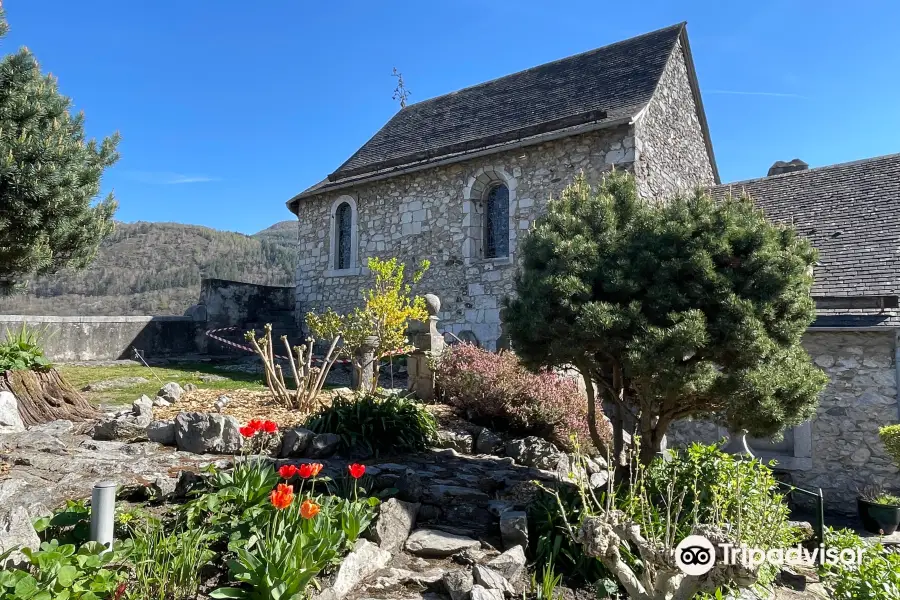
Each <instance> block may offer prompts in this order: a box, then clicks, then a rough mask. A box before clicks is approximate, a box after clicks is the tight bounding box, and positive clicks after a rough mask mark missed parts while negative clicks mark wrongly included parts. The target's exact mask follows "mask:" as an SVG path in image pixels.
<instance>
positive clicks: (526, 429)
mask: <svg viewBox="0 0 900 600" xmlns="http://www.w3.org/2000/svg"><path fill="white" fill-rule="evenodd" d="M436 380H437V384H438V386H439V387H440V389H441V393H442V394H443V399H444V401H445V402H447V403H448V404H450V405H452V406H456V407H458V408H461V409H463V410H465V411H466V412H467V413H468V415H469V417H470V418H471V419H473V420H475V421H480V422H482V423H484V424H486V425H488V426H490V427H492V428H494V429H496V430H498V431H508V432H509V433H513V434H516V435H537V436H540V437H543V438H545V439H547V440H549V441H551V442H553V443H555V444H556V445H557V446H559V447H561V448H565V449H567V450H571V449H572V447H571V445H572V442H571V440H570V436H571V434H573V433H574V434H577V436H578V439H579V441H580V443H581V444H582V445H586V444H588V443H589V440H590V436H589V434H588V424H587V401H586V400H585V398H584V397H583V396H582V395H581V393H580V392H579V390H578V386H577V385H576V383H575V382H574V381H573V380H571V379H568V378H566V377H561V376H559V375H557V374H556V373H553V372H550V371H542V372H540V373H533V372H531V371H529V370H528V369H526V368H525V367H523V366H522V364H521V363H520V362H519V359H518V358H517V357H516V355H515V354H513V353H512V352H503V353H500V354H495V353H493V352H488V351H486V350H482V349H481V348H478V347H476V346H474V345H472V344H459V345H456V346H452V347H451V348H449V349H448V350H447V351H446V352H445V353H444V355H443V356H442V357H441V359H440V361H439V363H438V364H437V365H436ZM601 420H602V419H601ZM598 427H600V428H601V429H602V430H603V431H607V429H608V427H607V425H606V423H605V422H603V423H598Z"/></svg>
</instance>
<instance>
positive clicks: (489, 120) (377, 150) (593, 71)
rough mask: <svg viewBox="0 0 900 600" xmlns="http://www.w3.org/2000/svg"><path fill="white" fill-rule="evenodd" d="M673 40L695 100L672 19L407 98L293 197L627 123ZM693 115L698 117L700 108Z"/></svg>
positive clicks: (649, 91) (680, 28)
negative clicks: (442, 91)
mask: <svg viewBox="0 0 900 600" xmlns="http://www.w3.org/2000/svg"><path fill="white" fill-rule="evenodd" d="M679 38H681V39H683V42H682V45H683V47H684V51H685V57H686V60H687V64H688V72H689V75H690V77H691V79H692V84H693V86H694V88H695V94H696V95H697V97H698V98H697V102H698V104H699V102H700V99H699V90H697V89H696V75H695V73H694V69H693V62H692V59H691V57H690V49H689V46H688V44H687V35H686V25H685V23H679V24H677V25H672V26H670V27H666V28H664V29H660V30H657V31H653V32H650V33H646V34H644V35H640V36H638V37H634V38H631V39H628V40H625V41H621V42H617V43H614V44H610V45H609V46H604V47H602V48H598V49H596V50H591V51H589V52H584V53H582V54H577V55H575V56H570V57H568V58H563V59H561V60H557V61H554V62H551V63H547V64H544V65H540V66H537V67H534V68H531V69H527V70H525V71H520V72H518V73H514V74H512V75H507V76H505V77H501V78H499V79H494V80H492V81H488V82H485V83H481V84H479V85H475V86H472V87H468V88H465V89H462V90H459V91H456V92H453V93H451V94H446V95H443V96H438V97H436V98H431V99H430V100H425V101H423V102H418V103H416V104H411V105H409V106H407V107H406V108H403V109H402V110H400V111H399V112H398V113H397V114H396V115H394V117H393V118H392V119H391V120H390V121H388V122H387V124H385V125H384V127H382V128H381V129H380V130H379V131H378V132H377V133H376V134H375V135H374V136H373V137H372V138H371V139H370V140H369V141H368V142H366V143H365V144H364V145H363V146H362V148H360V149H359V150H357V151H356V153H354V154H353V156H351V157H350V158H349V159H348V160H347V161H346V162H345V163H344V164H343V165H341V166H340V167H339V168H338V169H337V170H336V171H335V172H334V173H332V174H331V175H329V176H328V178H327V179H326V180H324V181H321V182H320V183H318V184H316V185H314V186H312V187H311V188H309V189H307V190H305V191H304V192H302V193H301V194H299V195H298V196H297V197H295V198H294V200H296V199H298V198H303V197H308V196H311V195H314V194H315V193H317V192H320V191H323V190H324V189H326V188H329V187H333V186H337V185H341V184H345V183H347V182H349V181H355V180H358V179H365V178H367V177H370V176H372V175H374V174H379V173H383V172H386V171H387V172H390V171H391V170H396V169H397V168H400V167H406V166H410V165H414V164H421V163H423V162H426V163H431V162H433V161H436V160H443V159H446V158H447V157H454V156H459V155H463V154H467V153H470V152H473V151H478V150H482V149H485V148H494V147H499V148H498V149H502V147H503V145H505V144H509V143H514V142H518V141H520V140H523V139H529V138H531V137H533V136H538V135H540V134H545V133H550V132H558V131H563V130H567V129H569V128H577V126H587V125H589V124H599V125H601V126H602V124H609V125H610V126H611V125H613V124H616V123H622V122H627V121H629V120H630V119H632V118H633V117H635V116H636V115H637V114H639V113H640V111H641V110H643V109H644V107H645V106H646V105H647V103H648V102H649V101H650V99H651V97H652V96H653V92H654V91H655V89H656V86H657V84H658V83H659V80H660V78H661V76H662V73H663V70H664V68H665V65H666V62H667V61H668V59H669V57H670V56H671V54H672V51H673V49H674V48H675V44H676V42H677V41H678V40H679ZM700 113H701V121H703V119H704V117H703V115H702V108H701V109H700ZM703 125H704V130H705V123H703ZM575 133H577V131H572V134H575ZM704 133H705V134H706V131H704ZM707 141H708V140H707ZM710 152H711V147H710ZM710 158H711V159H712V155H711V156H710Z"/></svg>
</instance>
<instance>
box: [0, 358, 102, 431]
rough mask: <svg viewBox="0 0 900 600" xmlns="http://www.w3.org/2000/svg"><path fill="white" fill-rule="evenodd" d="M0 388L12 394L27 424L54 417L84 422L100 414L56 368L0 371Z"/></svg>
mask: <svg viewBox="0 0 900 600" xmlns="http://www.w3.org/2000/svg"><path fill="white" fill-rule="evenodd" d="M3 390H5V391H9V392H12V393H13V395H15V397H16V399H17V400H18V403H19V414H20V415H21V416H22V421H23V422H24V423H25V425H26V426H29V427H30V426H32V425H39V424H41V423H48V422H50V421H56V420H57V419H68V420H69V421H87V420H90V419H96V418H98V417H99V416H100V413H99V412H98V411H97V410H96V409H95V408H94V407H93V406H91V405H90V403H89V402H88V401H87V400H85V399H84V397H83V396H82V395H81V394H79V393H78V390H76V389H75V388H73V387H72V386H71V385H69V383H68V382H67V381H66V380H65V379H63V378H62V376H61V375H60V374H59V371H57V370H56V369H50V370H49V371H46V372H38V371H31V370H16V371H6V372H5V373H2V374H0V391H3Z"/></svg>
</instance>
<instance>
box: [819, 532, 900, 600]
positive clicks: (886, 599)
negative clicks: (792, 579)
mask: <svg viewBox="0 0 900 600" xmlns="http://www.w3.org/2000/svg"><path fill="white" fill-rule="evenodd" d="M825 545H826V547H827V548H828V549H829V550H831V549H834V550H836V551H838V552H840V551H841V550H857V549H859V548H863V549H864V552H863V554H862V562H861V563H860V564H859V565H847V564H843V563H837V564H831V563H826V564H824V565H822V566H821V567H820V568H819V575H820V576H821V578H822V582H823V583H824V584H825V586H826V587H827V588H828V590H829V591H830V592H831V597H832V598H834V599H835V600H897V599H898V598H900V554H898V553H897V552H892V551H889V550H887V549H885V548H884V546H882V545H881V544H875V545H867V544H865V542H863V541H862V539H861V538H860V537H859V536H858V535H857V534H856V533H854V532H852V531H850V530H849V529H843V530H839V531H835V530H833V529H831V528H828V529H827V530H826V532H825Z"/></svg>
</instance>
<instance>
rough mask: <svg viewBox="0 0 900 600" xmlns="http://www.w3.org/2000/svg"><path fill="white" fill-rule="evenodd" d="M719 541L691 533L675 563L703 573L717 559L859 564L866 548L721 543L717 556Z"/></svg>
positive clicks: (734, 562)
mask: <svg viewBox="0 0 900 600" xmlns="http://www.w3.org/2000/svg"><path fill="white" fill-rule="evenodd" d="M716 549H717V547H716V545H713V543H712V542H711V541H709V540H708V539H706V538H705V537H703V536H702V535H689V536H687V537H686V538H684V539H683V540H681V542H679V543H678V545H677V546H675V551H674V555H675V564H676V565H678V568H679V569H681V572H682V573H684V574H685V575H696V576H699V575H704V574H706V573H708V572H709V571H710V570H711V569H712V568H713V567H714V566H715V564H716V561H717V560H718V561H719V562H720V563H721V564H724V565H738V564H741V565H746V566H748V567H750V568H754V569H755V568H756V567H759V566H761V565H763V564H765V563H769V564H774V565H792V564H810V563H815V561H817V560H821V562H822V564H826V565H828V564H830V565H843V566H849V567H853V566H859V565H860V564H862V560H863V553H864V552H865V549H863V548H845V549H843V550H840V549H838V548H826V547H825V546H824V545H823V544H820V545H819V546H818V547H816V548H813V549H812V550H809V549H807V548H804V547H803V546H800V545H799V544H798V545H797V546H794V547H791V548H772V549H769V550H762V549H760V548H750V547H747V546H735V545H734V544H718V549H719V550H720V551H721V552H720V556H719V557H717V556H716Z"/></svg>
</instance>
